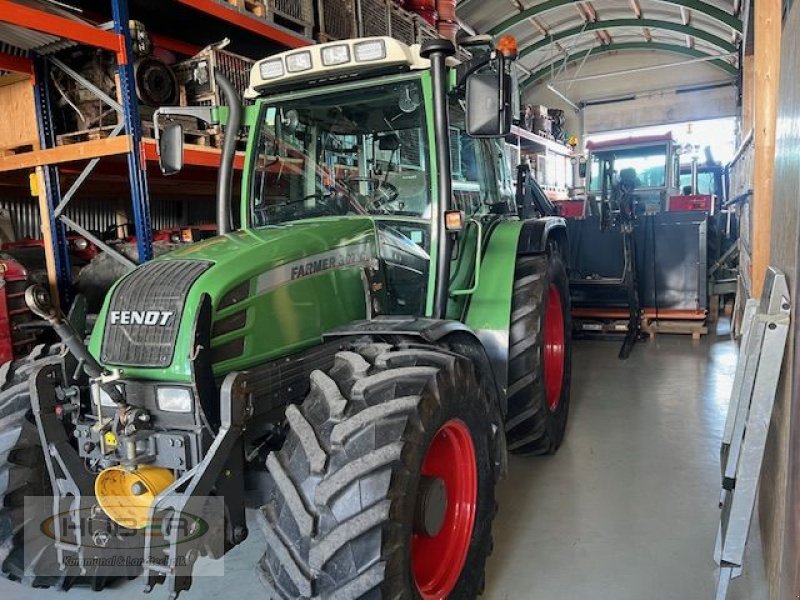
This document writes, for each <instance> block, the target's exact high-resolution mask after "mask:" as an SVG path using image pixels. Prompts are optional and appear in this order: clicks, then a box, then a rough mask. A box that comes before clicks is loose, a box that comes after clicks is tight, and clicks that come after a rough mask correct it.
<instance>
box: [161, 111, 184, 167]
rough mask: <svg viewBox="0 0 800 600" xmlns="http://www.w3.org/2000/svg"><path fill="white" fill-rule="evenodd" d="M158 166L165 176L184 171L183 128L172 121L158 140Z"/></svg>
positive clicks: (165, 126)
mask: <svg viewBox="0 0 800 600" xmlns="http://www.w3.org/2000/svg"><path fill="white" fill-rule="evenodd" d="M158 164H159V166H160V167H161V173H162V174H163V175H175V174H176V173H178V172H180V170H181V169H183V127H182V126H181V124H180V123H175V122H174V121H171V122H169V123H167V124H166V125H164V130H163V131H162V132H161V135H160V136H159V138H158Z"/></svg>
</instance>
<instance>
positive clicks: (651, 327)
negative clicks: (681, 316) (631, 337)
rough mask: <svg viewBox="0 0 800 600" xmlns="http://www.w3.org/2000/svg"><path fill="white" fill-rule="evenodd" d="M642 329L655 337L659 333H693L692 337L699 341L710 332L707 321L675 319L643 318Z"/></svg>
mask: <svg viewBox="0 0 800 600" xmlns="http://www.w3.org/2000/svg"><path fill="white" fill-rule="evenodd" d="M642 331H643V332H644V333H647V334H648V335H649V336H650V339H651V340H652V339H655V337H656V335H657V334H659V333H672V334H682V335H691V336H692V339H693V340H695V341H699V340H700V337H701V336H703V335H706V334H707V333H708V327H707V326H706V323H705V321H690V320H673V319H658V320H656V319H651V318H648V317H644V318H643V319H642Z"/></svg>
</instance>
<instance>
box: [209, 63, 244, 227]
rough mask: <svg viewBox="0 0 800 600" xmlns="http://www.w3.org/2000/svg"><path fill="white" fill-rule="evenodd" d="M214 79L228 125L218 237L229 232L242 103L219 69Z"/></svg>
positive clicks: (221, 170) (220, 175) (219, 183)
mask: <svg viewBox="0 0 800 600" xmlns="http://www.w3.org/2000/svg"><path fill="white" fill-rule="evenodd" d="M214 79H215V80H216V82H217V85H218V86H219V88H220V89H221V90H222V94H223V95H224V96H225V103H226V104H227V105H228V124H227V125H226V126H225V141H224V142H223V144H222V160H221V161H220V165H219V173H217V227H218V228H219V235H224V234H226V233H229V232H230V231H231V222H232V220H231V206H232V198H231V194H232V192H233V159H234V158H235V156H236V136H237V134H238V133H239V128H240V127H241V125H242V101H241V100H240V99H239V95H238V94H237V93H236V89H235V88H234V87H233V84H232V83H231V82H230V81H229V80H228V78H227V77H225V75H223V74H222V72H221V71H220V70H219V69H216V70H215V71H214Z"/></svg>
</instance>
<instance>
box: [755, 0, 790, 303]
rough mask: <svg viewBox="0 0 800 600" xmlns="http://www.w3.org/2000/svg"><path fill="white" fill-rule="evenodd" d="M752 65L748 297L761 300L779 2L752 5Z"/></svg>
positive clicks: (766, 248) (772, 161)
mask: <svg viewBox="0 0 800 600" xmlns="http://www.w3.org/2000/svg"><path fill="white" fill-rule="evenodd" d="M753 10H755V15H754V16H755V18H754V24H755V25H754V35H755V37H754V48H755V55H754V56H755V59H754V60H755V62H754V66H753V89H755V90H758V93H757V94H754V99H753V100H754V101H753V110H754V118H755V126H754V128H753V130H754V132H755V137H754V140H753V141H754V146H753V152H754V159H753V163H754V164H753V203H752V209H751V210H752V226H753V238H752V241H751V244H752V245H751V248H752V260H753V267H752V268H753V273H752V282H753V285H752V287H751V290H750V294H751V296H752V297H753V298H760V297H761V289H762V287H763V285H764V277H765V275H766V272H767V267H769V264H770V238H771V234H772V192H773V186H774V178H775V131H776V124H777V115H778V91H779V90H778V87H779V83H780V63H781V14H782V7H781V0H759V1H758V2H754V3H753Z"/></svg>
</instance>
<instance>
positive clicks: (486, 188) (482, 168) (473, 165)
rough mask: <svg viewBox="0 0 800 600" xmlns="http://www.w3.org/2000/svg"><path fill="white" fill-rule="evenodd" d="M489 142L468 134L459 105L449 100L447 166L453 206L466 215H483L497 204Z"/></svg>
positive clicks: (461, 107)
mask: <svg viewBox="0 0 800 600" xmlns="http://www.w3.org/2000/svg"><path fill="white" fill-rule="evenodd" d="M491 144H492V140H484V139H479V138H473V137H470V136H469V135H467V132H466V125H465V115H464V108H463V106H462V102H461V101H460V100H457V99H452V100H451V101H450V165H451V169H452V175H453V199H454V207H453V208H456V209H459V210H463V211H464V212H465V213H466V214H467V215H473V214H479V213H482V212H486V211H487V209H488V206H489V205H490V204H491V203H492V202H496V197H497V194H496V187H497V180H496V176H495V172H494V168H493V165H494V164H496V162H497V161H496V160H495V159H494V157H493V153H492V147H491Z"/></svg>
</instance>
